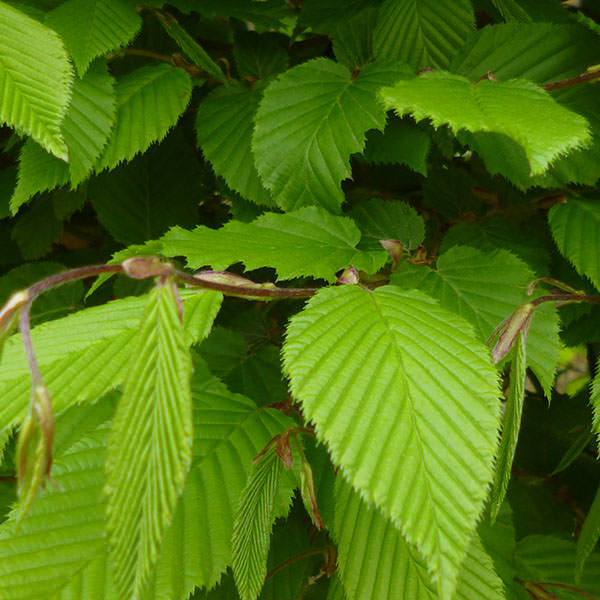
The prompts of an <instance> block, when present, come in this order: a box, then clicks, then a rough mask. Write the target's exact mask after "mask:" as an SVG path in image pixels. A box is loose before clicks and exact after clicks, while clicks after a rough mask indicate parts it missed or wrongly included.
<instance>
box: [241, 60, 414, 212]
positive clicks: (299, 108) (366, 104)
mask: <svg viewBox="0 0 600 600" xmlns="http://www.w3.org/2000/svg"><path fill="white" fill-rule="evenodd" d="M409 73H410V71H409V70H408V69H407V68H406V67H405V66H403V65H402V63H396V64H393V63H382V64H377V63H374V64H371V65H367V66H366V67H365V68H364V69H361V71H360V73H359V74H358V75H357V76H356V77H353V75H352V73H351V72H350V70H349V69H348V68H347V67H344V66H343V65H340V64H338V63H335V62H333V61H331V60H328V59H324V58H320V59H316V60H313V61H310V62H307V63H304V64H302V65H299V66H297V67H294V68H292V69H290V70H289V71H287V72H286V73H285V74H284V75H282V76H281V77H280V78H279V80H278V81H276V82H274V83H272V84H271V85H269V87H268V88H267V89H266V90H265V93H264V96H263V99H262V101H261V103H260V105H259V108H258V112H257V115H256V130H255V133H254V138H253V149H254V152H255V156H256V165H257V168H258V172H259V174H260V176H261V178H262V180H263V183H264V185H265V186H266V187H267V188H268V189H269V190H270V191H271V193H272V194H273V197H274V198H275V200H276V202H277V204H279V206H281V207H282V208H284V209H286V210H293V209H295V208H299V207H301V206H303V205H305V204H318V205H320V206H323V207H324V208H327V209H328V210H330V211H333V212H339V207H340V205H341V204H342V202H343V200H344V195H343V193H342V190H341V188H340V182H341V181H342V180H343V179H346V178H348V177H350V164H349V158H350V155H351V154H353V153H355V152H361V151H362V149H363V146H364V134H365V132H366V131H367V130H368V129H383V127H384V125H385V112H384V110H383V108H382V106H381V105H380V103H379V102H378V100H377V91H378V89H379V88H380V87H381V86H384V85H390V84H391V83H393V82H394V81H396V80H397V79H399V78H400V77H403V76H407V75H408V74H409ZM290 139H293V140H294V143H293V144H292V145H290V143H289V140H290Z"/></svg>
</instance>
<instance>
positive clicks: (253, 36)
mask: <svg viewBox="0 0 600 600" xmlns="http://www.w3.org/2000/svg"><path fill="white" fill-rule="evenodd" d="M287 42H288V39H287V38H286V37H284V36H281V35H279V34H277V33H262V34H259V33H256V31H237V32H236V33H235V45H234V46H233V56H234V57H235V64H236V66H237V70H238V73H239V75H240V77H242V78H254V79H264V78H266V77H269V76H270V75H276V74H277V73H281V72H282V71H285V70H286V69H287V68H288V66H289V58H288V55H287V52H286V51H285V46H286V45H287Z"/></svg>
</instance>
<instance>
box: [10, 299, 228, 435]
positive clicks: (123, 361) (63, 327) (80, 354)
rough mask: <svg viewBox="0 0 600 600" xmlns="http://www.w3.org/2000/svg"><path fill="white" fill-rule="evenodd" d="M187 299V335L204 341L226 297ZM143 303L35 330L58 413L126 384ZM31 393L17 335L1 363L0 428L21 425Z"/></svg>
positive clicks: (119, 303) (96, 310) (101, 309)
mask: <svg viewBox="0 0 600 600" xmlns="http://www.w3.org/2000/svg"><path fill="white" fill-rule="evenodd" d="M182 295H183V298H184V318H185V324H186V326H187V323H188V322H189V323H190V326H191V328H190V329H189V330H188V333H189V334H190V335H192V336H193V341H194V342H197V341H200V340H201V339H202V338H203V337H205V336H206V335H208V332H209V331H210V328H211V326H212V322H213V320H214V318H215V317H216V314H217V312H218V310H219V307H220V305H221V300H222V296H221V294H220V293H218V292H212V291H206V292H201V293H200V294H198V293H193V294H188V293H183V294H182ZM144 302H145V298H127V299H125V300H116V301H114V302H110V303H108V304H106V305H103V306H98V307H93V308H88V309H86V310H84V311H81V312H79V313H75V314H73V315H70V316H68V317H65V318H63V319H57V320H55V321H50V322H48V323H43V324H42V325H40V326H38V327H36V328H34V330H33V332H32V338H33V346H34V348H35V351H36V357H37V360H38V363H39V365H40V369H41V371H42V375H43V377H44V381H45V382H46V385H47V386H48V388H49V389H50V395H51V397H52V404H53V406H54V410H55V412H57V413H58V412H61V411H62V410H64V409H65V408H67V407H68V406H71V405H72V404H74V403H76V402H83V401H86V400H94V399H95V398H98V397H100V396H102V395H103V394H105V393H106V392H107V391H110V390H111V389H114V388H115V387H117V386H119V385H121V384H122V383H123V381H124V379H125V377H126V375H127V372H128V362H129V357H130V356H131V352H132V345H133V344H134V338H135V334H136V331H137V328H138V326H139V322H140V318H141V316H142V312H143V308H144ZM188 315H189V316H188ZM192 315H195V316H193V317H192ZM199 315H202V316H201V317H199ZM30 393H31V375H30V373H29V368H28V366H27V360H26V358H25V354H24V352H23V344H22V342H21V338H20V336H18V335H16V336H14V337H12V338H11V339H9V340H8V341H7V343H6V348H5V352H4V355H3V357H2V362H1V363H0V394H1V395H2V404H1V406H0V429H6V428H10V427H13V426H14V425H16V424H17V423H19V422H20V420H21V419H22V418H23V415H24V414H25V411H26V410H27V406H28V404H29V396H30Z"/></svg>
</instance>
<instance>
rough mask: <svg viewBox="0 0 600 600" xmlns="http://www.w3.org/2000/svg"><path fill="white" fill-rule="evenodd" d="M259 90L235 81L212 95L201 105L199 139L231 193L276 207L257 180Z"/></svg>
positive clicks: (199, 143) (198, 121) (197, 127)
mask: <svg viewBox="0 0 600 600" xmlns="http://www.w3.org/2000/svg"><path fill="white" fill-rule="evenodd" d="M257 88H258V86H253V87H249V86H246V85H243V84H241V83H235V82H232V83H231V85H229V86H228V87H219V88H217V89H215V90H213V91H212V92H210V93H209V94H208V95H207V96H206V97H205V98H204V99H203V100H202V102H200V104H199V106H198V113H197V117H196V137H197V139H198V145H199V146H200V147H201V148H202V152H203V154H204V156H205V157H206V159H207V160H209V161H210V163H211V164H212V166H213V169H214V171H215V173H216V174H217V175H219V176H221V177H223V179H225V182H226V183H227V185H228V186H229V187H230V188H231V189H232V190H235V191H236V192H238V193H239V194H241V195H242V196H243V197H244V198H248V200H252V201H253V202H256V203H257V204H265V205H267V206H275V203H274V202H273V199H272V198H271V194H270V193H269V192H268V191H267V189H266V188H265V187H264V186H263V184H262V182H261V180H260V179H259V177H258V171H257V170H256V167H255V165H254V155H253V154H252V150H251V148H250V144H251V141H252V132H253V130H254V115H255V113H256V108H257V107H258V101H259V99H260V97H261V92H260V90H259V89H257Z"/></svg>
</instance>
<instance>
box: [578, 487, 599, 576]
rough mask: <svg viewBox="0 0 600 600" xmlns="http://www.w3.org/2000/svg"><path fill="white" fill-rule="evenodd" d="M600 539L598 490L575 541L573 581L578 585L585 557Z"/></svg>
mask: <svg viewBox="0 0 600 600" xmlns="http://www.w3.org/2000/svg"><path fill="white" fill-rule="evenodd" d="M599 539H600V488H598V490H597V491H596V496H595V497H594V501H593V502H592V506H590V510H589V512H588V514H587V517H586V518H585V521H584V522H583V527H582V528H581V533H580V534H579V539H578V540H577V552H576V554H575V581H576V582H577V583H579V581H580V580H581V574H582V573H583V566H584V564H585V561H586V559H587V557H588V556H589V555H590V554H591V552H592V550H593V549H594V548H595V547H596V544H597V543H598V540H599Z"/></svg>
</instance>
